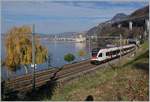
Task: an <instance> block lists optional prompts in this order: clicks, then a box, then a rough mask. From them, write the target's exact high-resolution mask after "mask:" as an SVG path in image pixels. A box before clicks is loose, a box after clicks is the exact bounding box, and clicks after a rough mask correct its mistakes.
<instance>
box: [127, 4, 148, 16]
mask: <svg viewBox="0 0 150 102" xmlns="http://www.w3.org/2000/svg"><path fill="white" fill-rule="evenodd" d="M146 15H149V5H148V6H145V7H143V8H141V9H138V10H136V11H135V12H133V13H131V15H129V17H140V16H146Z"/></svg>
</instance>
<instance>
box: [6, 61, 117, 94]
mask: <svg viewBox="0 0 150 102" xmlns="http://www.w3.org/2000/svg"><path fill="white" fill-rule="evenodd" d="M116 60H117V59H116ZM103 65H104V64H102V65H98V66H96V65H92V64H91V63H90V60H86V61H83V62H79V63H75V64H70V65H65V66H64V67H62V68H58V69H48V70H44V71H41V72H40V71H39V72H36V73H35V85H36V87H37V88H38V87H40V86H42V85H45V84H46V83H47V82H49V81H51V80H53V79H56V81H57V82H64V81H66V80H70V79H72V78H74V77H77V76H79V75H82V74H84V73H88V72H90V71H93V70H96V69H97V68H100V66H101V67H102V66H103ZM4 86H5V89H7V90H11V91H19V92H27V91H29V90H31V89H32V74H27V75H23V76H19V77H17V78H12V79H10V80H6V81H5V83H4ZM7 90H6V91H7Z"/></svg>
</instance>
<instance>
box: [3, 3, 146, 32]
mask: <svg viewBox="0 0 150 102" xmlns="http://www.w3.org/2000/svg"><path fill="white" fill-rule="evenodd" d="M1 5H2V7H1V30H2V33H6V32H7V31H8V30H10V29H11V28H12V27H13V26H22V25H29V26H32V24H35V32H38V33H41V34H56V33H57V34H58V33H63V32H83V31H87V30H89V29H90V28H92V27H94V26H96V25H98V24H99V23H101V22H105V21H107V20H110V19H111V18H112V17H113V16H114V15H115V14H117V13H125V14H127V15H129V14H130V13H132V12H133V11H135V10H137V9H139V8H142V7H144V6H146V5H148V0H143V1H124V2H123V1H118V0H117V1H110V0H108V1H92V0H91V1H47V0H46V1H45V0H43V1H42V0H41V1H35V0H31V1H25V0H23V1H18V0H17V1H8V0H5V1H4V0H3V1H2V3H1Z"/></svg>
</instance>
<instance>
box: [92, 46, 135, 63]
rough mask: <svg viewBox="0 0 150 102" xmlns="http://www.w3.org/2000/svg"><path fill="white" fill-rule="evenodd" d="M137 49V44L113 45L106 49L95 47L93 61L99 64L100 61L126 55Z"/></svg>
mask: <svg viewBox="0 0 150 102" xmlns="http://www.w3.org/2000/svg"><path fill="white" fill-rule="evenodd" d="M134 49H135V44H130V45H125V46H122V47H113V48H105V49H98V48H97V49H95V51H94V50H93V51H92V58H91V62H92V63H95V64H99V62H105V61H108V60H111V59H113V58H116V57H119V56H120V55H121V56H122V55H125V54H127V53H129V52H130V51H133V50H134Z"/></svg>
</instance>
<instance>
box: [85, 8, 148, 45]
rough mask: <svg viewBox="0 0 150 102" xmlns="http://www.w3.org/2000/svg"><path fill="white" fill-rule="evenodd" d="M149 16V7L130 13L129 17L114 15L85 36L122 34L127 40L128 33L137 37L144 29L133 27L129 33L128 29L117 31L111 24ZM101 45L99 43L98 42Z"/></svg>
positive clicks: (122, 28) (121, 14)
mask: <svg viewBox="0 0 150 102" xmlns="http://www.w3.org/2000/svg"><path fill="white" fill-rule="evenodd" d="M148 14H149V6H146V7H143V8H141V9H138V10H136V11H135V12H133V13H131V14H130V15H128V16H127V15H125V14H123V13H119V14H116V15H115V16H114V17H112V19H111V20H109V21H106V22H103V23H100V24H99V25H98V26H95V27H93V28H91V29H89V30H88V31H87V35H94V34H97V35H98V36H103V35H105V36H114V35H117V34H122V36H123V37H124V38H128V37H129V35H130V36H131V34H130V33H132V34H133V35H132V36H138V35H139V34H141V33H143V32H144V29H143V28H142V27H136V28H135V27H134V28H133V30H132V32H131V31H129V29H128V27H121V28H120V29H118V28H117V27H114V26H112V22H115V21H118V20H121V19H124V18H128V17H130V18H132V17H139V16H143V15H148ZM100 43H101V42H100Z"/></svg>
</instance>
